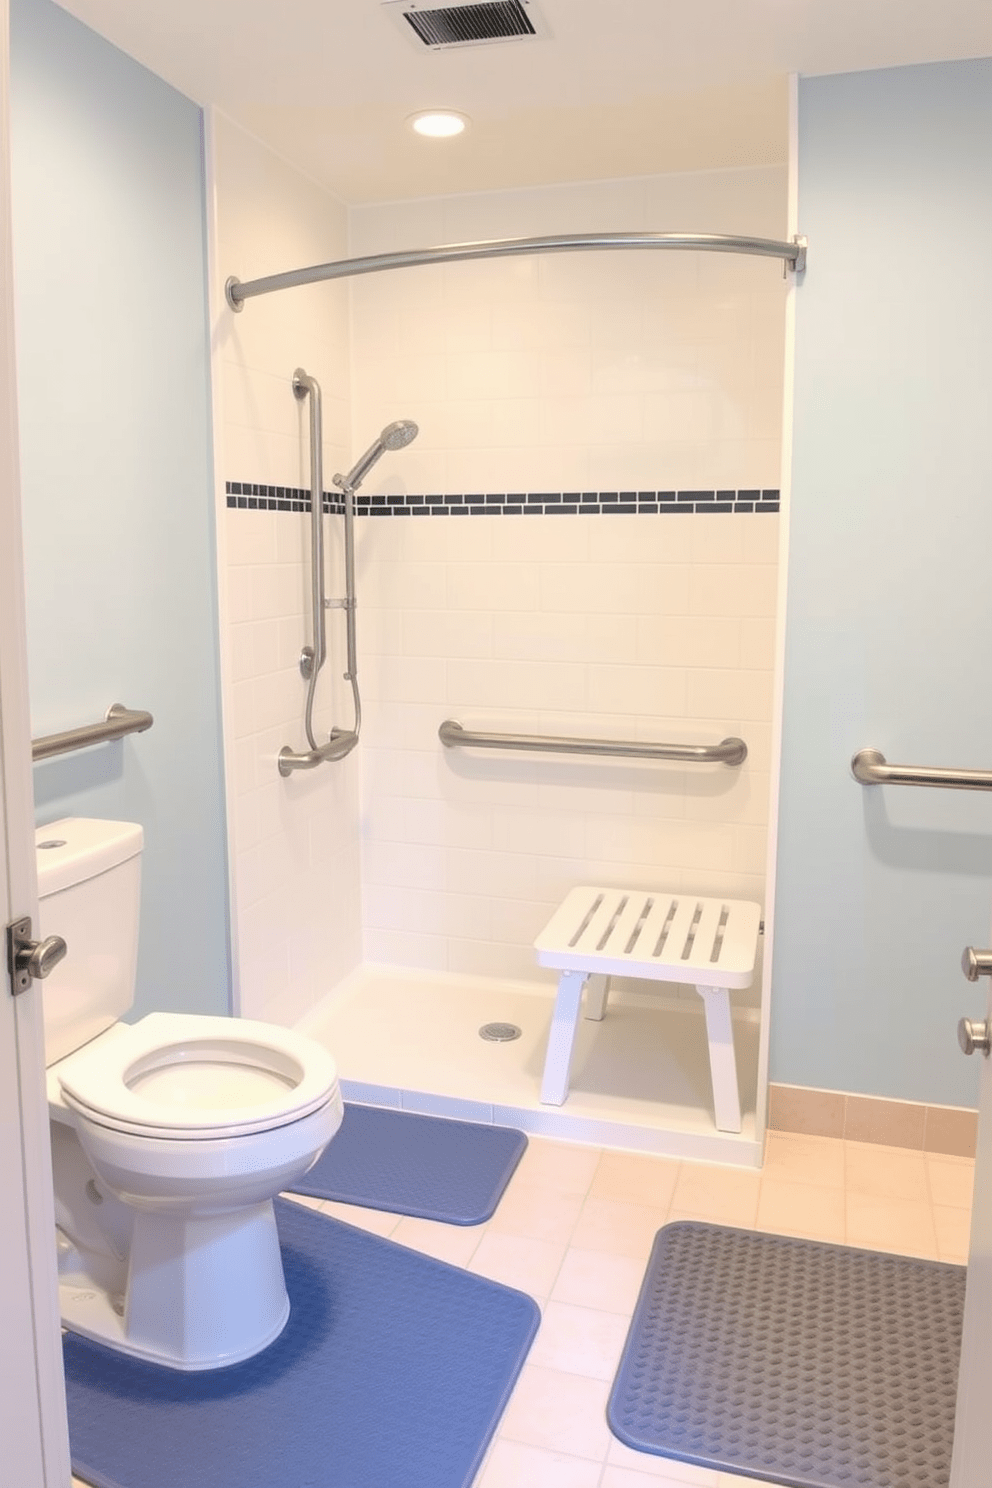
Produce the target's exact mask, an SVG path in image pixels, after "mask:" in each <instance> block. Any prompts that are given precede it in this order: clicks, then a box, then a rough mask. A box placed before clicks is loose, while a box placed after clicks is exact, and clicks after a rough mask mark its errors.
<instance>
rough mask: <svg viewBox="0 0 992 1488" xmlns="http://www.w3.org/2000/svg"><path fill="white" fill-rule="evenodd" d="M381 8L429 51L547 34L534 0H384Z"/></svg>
mask: <svg viewBox="0 0 992 1488" xmlns="http://www.w3.org/2000/svg"><path fill="white" fill-rule="evenodd" d="M384 8H385V9H386V10H388V11H389V12H391V14H392V15H393V16H394V17H395V19H396V20H397V22H398V23H399V24H400V25H401V26H402V28H403V30H404V31H406V33H407V35H408V36H410V37H411V39H412V40H415V41H416V42H417V43H419V44H420V45H423V46H425V47H429V48H430V49H431V51H441V50H442V49H447V48H448V47H464V46H482V45H484V44H486V43H492V42H495V41H525V40H527V39H528V38H529V37H537V36H547V35H548V34H549V33H548V28H547V26H546V24H545V22H544V18H543V17H542V16H541V14H540V12H539V11H538V9H537V6H536V4H535V0H478V3H476V4H474V5H466V4H465V3H464V0H424V3H422V4H416V3H414V0H386V4H385V7H384Z"/></svg>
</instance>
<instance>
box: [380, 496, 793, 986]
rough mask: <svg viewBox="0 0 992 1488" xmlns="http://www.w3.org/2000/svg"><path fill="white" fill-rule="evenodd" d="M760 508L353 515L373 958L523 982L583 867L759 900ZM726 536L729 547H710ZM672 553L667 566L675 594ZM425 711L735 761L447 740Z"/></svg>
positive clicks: (764, 561)
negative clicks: (720, 751) (659, 744)
mask: <svg viewBox="0 0 992 1488" xmlns="http://www.w3.org/2000/svg"><path fill="white" fill-rule="evenodd" d="M511 523H512V524H513V526H512V528H511V525H510V524H511ZM521 524H525V526H524V530H521ZM777 527H778V518H777V517H775V516H760V517H757V516H737V515H729V516H720V517H704V516H688V517H683V518H674V517H673V518H666V517H658V518H655V519H653V520H652V519H651V518H642V517H639V518H630V517H605V516H600V517H572V518H564V519H555V518H552V517H547V516H544V517H537V518H533V519H530V520H526V522H525V519H523V518H520V519H516V520H515V519H512V518H510V519H506V518H498V517H494V518H490V517H473V518H469V519H468V520H467V521H462V522H455V521H453V520H452V519H451V518H447V519H438V520H434V519H429V520H419V521H418V520H416V519H410V518H407V519H397V518H391V519H383V520H369V521H367V522H364V523H362V524H361V525H360V528H359V540H360V555H361V570H362V575H363V577H362V580H361V582H360V592H361V596H362V603H361V608H360V611H359V619H360V629H359V636H360V657H361V668H362V676H363V679H364V691H365V700H366V701H365V749H364V755H363V839H364V845H363V864H364V873H363V900H364V920H365V927H366V935H365V950H366V956H367V958H368V959H369V960H372V961H380V962H392V963H396V962H402V963H405V964H411V965H416V966H430V967H433V968H436V969H439V970H443V969H446V970H449V971H472V972H480V971H484V970H488V971H489V972H490V974H492V975H494V976H509V977H524V978H527V977H531V976H532V975H533V974H534V970H535V966H534V956H533V952H532V950H531V942H532V940H533V938H534V936H535V935H536V934H537V932H538V931H539V930H540V928H541V926H542V924H543V923H544V921H545V920H546V919H547V918H548V917H549V916H550V914H551V912H552V910H553V909H554V908H555V906H556V904H557V903H558V901H559V900H560V899H561V898H562V897H563V896H564V894H565V893H566V892H567V891H568V889H569V888H571V887H572V886H573V885H574V884H576V883H580V882H594V883H600V882H602V883H608V884H618V885H630V886H633V885H643V886H648V887H650V886H652V885H653V886H656V887H670V888H673V889H681V890H684V891H686V892H695V893H705V894H726V895H733V896H735V897H737V898H748V899H758V900H759V901H760V900H761V898H762V893H763V885H764V868H765V836H766V823H767V802H768V781H769V738H770V714H771V677H772V665H773V637H772V627H771V626H770V625H766V626H764V627H759V626H754V625H751V626H750V628H749V629H748V632H747V641H746V645H747V665H746V666H742V665H740V657H741V655H742V652H743V650H744V647H745V639H744V632H745V627H747V626H748V624H749V622H751V621H754V620H762V619H768V618H770V617H771V615H772V613H773V610H774V603H775V581H776V565H775V562H774V558H775V547H776V540H777ZM566 529H567V538H568V541H567V544H566V545H565V547H566V555H567V558H568V560H569V561H568V562H561V561H560V559H561V557H562V554H561V552H560V551H558V549H557V545H556V542H555V539H556V538H557V536H558V535H559V534H560V533H564V532H565V531H566ZM511 531H512V532H513V533H515V535H516V539H517V546H518V548H519V547H524V546H526V547H527V548H528V549H529V552H528V558H527V559H526V560H525V561H523V562H521V561H520V560H519V558H518V557H517V556H515V555H514V552H513V544H512V543H510V542H508V541H507V538H508V537H509V536H510V534H511ZM728 540H729V541H730V542H731V545H733V543H734V541H735V540H736V541H737V542H739V543H740V544H741V545H742V547H745V546H746V548H747V550H748V552H749V554H750V555H751V562H750V563H749V564H748V565H744V564H743V563H727V562H721V561H720V560H721V559H722V558H723V557H725V556H726V552H727V546H728ZM711 542H712V554H713V556H712V557H711V556H710V554H711V548H710V543H711ZM604 548H607V549H608V550H609V552H610V555H611V561H609V562H608V563H604V562H602V561H601V559H600V554H601V553H602V551H603V549H604ZM673 550H674V551H673ZM542 554H550V557H545V556H542ZM621 555H624V557H625V561H620V560H621ZM673 556H675V557H683V558H684V559H685V560H686V561H685V562H684V563H672V562H670V561H669V560H670V559H671V558H672V557H673ZM672 569H674V570H675V571H676V572H677V573H678V572H682V571H683V570H684V577H685V578H686V582H684V583H682V584H679V585H677V586H676V592H675V594H674V597H673V592H672V586H670V585H669V582H668V575H669V572H670V571H671V570H672ZM601 582H602V583H603V585H604V586H606V587H608V588H609V591H610V611H609V613H608V614H607V615H605V616H601V615H600V613H599V612H598V610H597V608H596V598H597V594H598V592H599V589H600V584H601ZM728 593H729V595H730V598H729V600H728V597H727V596H728ZM587 596H588V597H589V599H590V600H591V601H592V603H589V604H587V603H586V599H587ZM670 606H671V607H673V608H674V609H675V614H674V615H670V614H669V613H668V610H669V607H670ZM697 606H698V610H697V608H696V607H697ZM728 611H729V612H730V613H727V612H728ZM366 617H369V618H370V619H371V623H369V624H366ZM697 622H698V626H699V629H698V630H697V629H696V626H697ZM607 657H609V659H607ZM714 663H720V664H714ZM445 717H453V718H457V719H459V720H460V721H461V722H463V723H464V724H465V725H466V727H471V728H475V727H478V728H483V729H490V728H491V729H495V730H498V731H507V732H520V733H538V734H541V733H544V734H579V735H586V736H601V737H604V738H609V737H614V738H629V739H662V740H674V741H681V742H690V743H692V742H699V743H715V742H718V741H719V740H720V739H722V738H724V737H726V736H728V735H739V736H740V737H742V738H744V739H745V740H746V741H747V743H748V749H749V754H748V759H747V761H746V763H745V764H744V766H743V767H741V768H740V769H732V768H729V767H727V766H723V765H699V766H683V765H678V764H674V765H673V764H653V763H646V762H639V761H623V760H616V759H612V760H611V759H576V758H568V757H565V756H557V757H556V756H540V755H521V754H514V755H509V754H506V755H501V754H498V753H494V752H488V751H487V752H484V753H483V752H479V751H475V752H473V751H471V750H464V751H449V750H445V749H444V748H443V747H442V746H441V744H440V742H439V740H438V737H437V730H438V725H439V724H440V723H441V721H442V719H443V718H445Z"/></svg>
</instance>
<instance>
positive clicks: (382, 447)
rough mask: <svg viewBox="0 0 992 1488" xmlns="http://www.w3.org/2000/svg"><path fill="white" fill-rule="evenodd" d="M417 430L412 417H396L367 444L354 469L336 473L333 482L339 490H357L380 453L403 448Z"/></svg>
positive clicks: (412, 439) (415, 435)
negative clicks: (373, 441)
mask: <svg viewBox="0 0 992 1488" xmlns="http://www.w3.org/2000/svg"><path fill="white" fill-rule="evenodd" d="M419 432H420V430H419V428H418V427H417V425H416V424H415V423H414V422H413V419H397V420H396V421H395V423H392V424H387V425H386V427H385V428H384V429H383V431H382V433H381V434H380V435H379V438H378V439H377V440H376V441H375V443H374V444H370V445H369V447H368V449H367V450H366V451H365V453H364V455H363V456H362V458H361V459H360V460H359V461H358V462H357V464H356V465H355V467H354V469H352V470H349V471H348V474H347V475H336V476H335V477H334V484H335V485H336V486H337V487H338V488H339V490H341V491H345V492H347V491H349V490H351V491H352V492H355V491H357V490H358V488H359V486H360V485H361V484H362V481H363V480H364V479H365V477H366V476H367V475H368V473H369V471H370V470H371V469H372V466H373V465H374V464H375V462H376V460H378V458H379V456H380V455H384V454H385V453H386V451H387V450H399V449H405V448H406V446H407V445H408V444H412V443H413V441H414V440H415V439H416V437H417V435H418V434H419Z"/></svg>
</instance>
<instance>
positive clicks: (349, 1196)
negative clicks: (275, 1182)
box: [293, 1101, 527, 1225]
mask: <svg viewBox="0 0 992 1488" xmlns="http://www.w3.org/2000/svg"><path fill="white" fill-rule="evenodd" d="M526 1146H527V1138H526V1137H525V1136H524V1134H523V1132H521V1131H515V1130H514V1129H513V1128H512V1127H508V1126H490V1125H488V1124H486V1123H484V1122H477V1121H452V1120H451V1119H450V1118H449V1117H447V1116H421V1115H420V1114H418V1113H417V1112H416V1111H396V1110H393V1109H392V1108H390V1107H387V1106H363V1105H357V1104H354V1103H353V1102H351V1101H348V1102H347V1104H346V1105H345V1108H344V1120H343V1121H342V1123H341V1127H340V1129H339V1131H338V1133H337V1135H336V1136H335V1137H334V1138H333V1140H332V1141H331V1142H330V1143H329V1144H328V1146H327V1148H326V1149H325V1151H324V1153H323V1154H322V1156H321V1157H319V1158H318V1160H317V1162H316V1163H315V1164H314V1166H313V1167H312V1168H311V1169H310V1171H309V1173H305V1174H304V1175H303V1177H302V1178H301V1179H300V1181H299V1182H298V1183H294V1185H293V1192H294V1193H301V1194H309V1195H310V1197H311V1198H314V1199H337V1200H338V1201H339V1202H340V1203H342V1204H360V1205H362V1206H363V1207H364V1208H366V1209H387V1210H389V1212H390V1213H391V1214H412V1215H415V1216H416V1217H417V1218H418V1219H438V1220H443V1221H444V1222H445V1223H446V1224H457V1225H476V1224H483V1223H484V1222H485V1221H486V1220H487V1219H489V1218H490V1217H491V1216H492V1215H493V1214H494V1213H495V1210H496V1205H497V1204H498V1203H499V1201H500V1199H501V1198H502V1196H503V1190H504V1189H505V1188H506V1185H507V1184H508V1183H509V1181H510V1179H511V1177H512V1176H513V1170H514V1168H515V1167H516V1166H517V1163H518V1162H519V1161H520V1159H521V1157H522V1156H523V1154H524V1149H525V1148H526Z"/></svg>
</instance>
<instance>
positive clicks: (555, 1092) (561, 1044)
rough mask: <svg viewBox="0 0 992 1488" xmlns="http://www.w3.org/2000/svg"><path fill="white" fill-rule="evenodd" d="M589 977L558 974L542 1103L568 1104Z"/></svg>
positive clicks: (546, 1104)
mask: <svg viewBox="0 0 992 1488" xmlns="http://www.w3.org/2000/svg"><path fill="white" fill-rule="evenodd" d="M585 980H586V973H585V972H584V971H563V972H561V973H560V975H559V977H558V996H557V997H556V998H555V1007H554V1012H553V1013H552V1014H551V1028H550V1029H549V1031H548V1052H547V1054H546V1055H545V1056H544V1077H543V1079H542V1080H541V1105H542V1106H562V1105H564V1104H565V1097H566V1096H567V1095H568V1076H569V1071H570V1070H571V1067H572V1048H573V1045H574V1044H575V1027H576V1024H577V1023H578V1021H579V1008H580V1007H581V1005H582V988H583V986H584V984H585Z"/></svg>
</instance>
